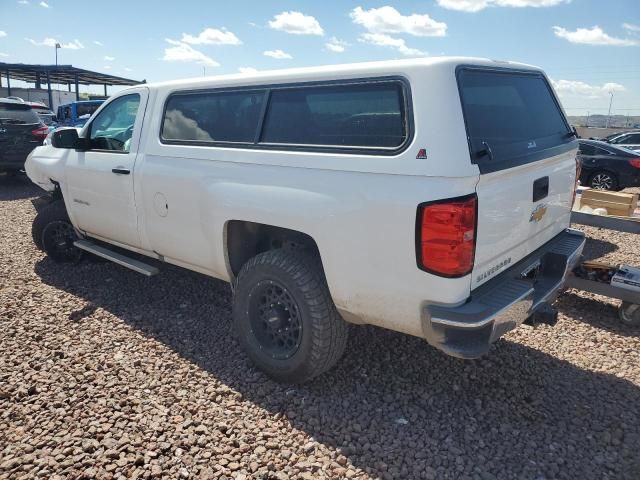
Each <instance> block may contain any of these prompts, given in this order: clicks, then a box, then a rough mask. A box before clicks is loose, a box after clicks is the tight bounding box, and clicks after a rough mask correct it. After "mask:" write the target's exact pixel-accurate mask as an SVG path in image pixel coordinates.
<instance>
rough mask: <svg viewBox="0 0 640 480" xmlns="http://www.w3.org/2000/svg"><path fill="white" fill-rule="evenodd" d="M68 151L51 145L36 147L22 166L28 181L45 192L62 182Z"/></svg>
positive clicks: (50, 190)
mask: <svg viewBox="0 0 640 480" xmlns="http://www.w3.org/2000/svg"><path fill="white" fill-rule="evenodd" d="M68 153H69V151H68V150H65V149H61V148H54V147H53V146H51V145H43V146H41V147H36V148H35V149H34V150H33V151H32V152H31V153H30V154H29V156H28V157H27V160H26V162H25V164H24V168H25V171H26V172H27V176H28V177H29V179H30V180H31V181H32V182H33V183H35V184H36V185H38V186H39V187H41V188H43V189H44V190H46V191H47V192H52V191H54V190H55V185H56V183H61V182H62V181H63V180H64V166H65V161H66V157H67V155H68Z"/></svg>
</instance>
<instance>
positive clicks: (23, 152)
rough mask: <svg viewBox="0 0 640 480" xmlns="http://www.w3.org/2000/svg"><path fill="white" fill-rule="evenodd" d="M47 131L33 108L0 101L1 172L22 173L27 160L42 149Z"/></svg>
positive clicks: (13, 101)
mask: <svg viewBox="0 0 640 480" xmlns="http://www.w3.org/2000/svg"><path fill="white" fill-rule="evenodd" d="M48 131H49V129H48V127H47V126H46V125H45V124H44V123H42V121H41V120H40V118H39V117H38V115H37V114H36V113H35V112H34V111H33V110H32V109H31V105H29V104H26V103H23V102H18V101H16V100H10V99H4V98H0V172H7V173H16V172H18V171H19V170H22V168H24V161H25V160H26V159H27V156H28V155H29V153H31V150H33V149H34V148H35V147H37V146H38V145H42V141H43V140H44V139H45V138H46V137H47V134H48Z"/></svg>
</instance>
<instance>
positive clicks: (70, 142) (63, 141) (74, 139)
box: [51, 128, 89, 150]
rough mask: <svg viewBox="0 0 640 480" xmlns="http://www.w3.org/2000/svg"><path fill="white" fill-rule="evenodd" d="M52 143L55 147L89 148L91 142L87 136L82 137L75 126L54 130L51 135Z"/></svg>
mask: <svg viewBox="0 0 640 480" xmlns="http://www.w3.org/2000/svg"><path fill="white" fill-rule="evenodd" d="M51 145H53V146H54V147H55V148H73V149H75V150H88V149H89V142H88V141H87V139H86V138H80V137H79V136H78V130H76V129H75V128H61V129H59V130H56V131H54V132H53V135H52V137H51Z"/></svg>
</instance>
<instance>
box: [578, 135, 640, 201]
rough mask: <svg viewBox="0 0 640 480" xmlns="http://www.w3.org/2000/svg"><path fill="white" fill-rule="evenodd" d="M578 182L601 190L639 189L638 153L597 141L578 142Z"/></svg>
mask: <svg viewBox="0 0 640 480" xmlns="http://www.w3.org/2000/svg"><path fill="white" fill-rule="evenodd" d="M579 144H580V147H579V150H578V159H579V160H580V162H581V163H582V173H581V175H580V183H581V184H582V185H585V186H588V187H591V188H598V189H602V190H622V189H623V188H626V187H637V186H640V153H638V152H634V151H633V150H629V149H627V148H622V147H619V146H617V145H611V144H609V143H606V142H601V141H599V140H580V141H579Z"/></svg>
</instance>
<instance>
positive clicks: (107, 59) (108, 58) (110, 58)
mask: <svg viewBox="0 0 640 480" xmlns="http://www.w3.org/2000/svg"><path fill="white" fill-rule="evenodd" d="M103 58H104V59H105V60H106V61H107V62H113V61H114V60H115V58H114V57H110V56H109V55H105V56H104V57H103Z"/></svg>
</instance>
